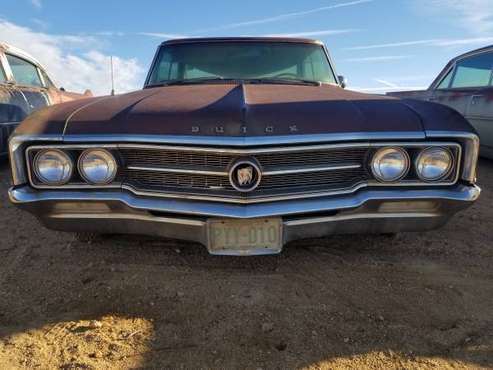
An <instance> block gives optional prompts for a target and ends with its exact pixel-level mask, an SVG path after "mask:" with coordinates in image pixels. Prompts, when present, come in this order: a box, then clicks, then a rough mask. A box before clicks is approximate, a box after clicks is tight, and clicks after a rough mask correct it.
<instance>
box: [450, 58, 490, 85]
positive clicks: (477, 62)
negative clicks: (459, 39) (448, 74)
mask: <svg viewBox="0 0 493 370" xmlns="http://www.w3.org/2000/svg"><path fill="white" fill-rule="evenodd" d="M492 75H493V53H483V54H479V55H475V56H472V57H470V58H466V59H463V60H461V61H459V62H457V66H456V70H455V75H454V80H453V81H452V85H451V87H452V88H462V87H486V86H490V85H491V78H492Z"/></svg>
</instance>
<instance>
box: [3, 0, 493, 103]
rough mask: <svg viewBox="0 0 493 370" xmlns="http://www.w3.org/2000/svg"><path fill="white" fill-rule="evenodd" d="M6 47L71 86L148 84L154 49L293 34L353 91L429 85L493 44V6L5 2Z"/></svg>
mask: <svg viewBox="0 0 493 370" xmlns="http://www.w3.org/2000/svg"><path fill="white" fill-rule="evenodd" d="M0 5H1V6H0V41H6V42H8V43H11V44H13V45H15V46H18V47H21V48H23V49H25V50H27V51H28V52H30V53H31V54H33V55H34V56H35V57H36V58H37V59H39V60H40V61H41V62H42V63H43V64H44V65H46V67H47V68H48V70H49V72H50V73H51V75H53V76H54V78H55V80H56V82H57V83H58V84H61V85H63V86H65V87H67V88H71V89H75V90H83V89H85V88H90V89H92V90H93V91H94V92H95V93H97V94H104V93H107V92H109V89H110V83H109V67H108V63H109V62H108V59H109V56H110V55H113V56H114V60H115V70H116V77H117V81H116V82H117V92H123V91H127V90H132V89H137V88H140V87H141V86H142V82H143V80H144V77H145V72H146V70H147V68H148V66H149V63H150V61H151V59H152V56H153V54H154V52H155V49H156V46H157V45H158V44H159V43H160V42H161V41H163V40H165V39H167V38H173V37H181V36H243V35H254V36H262V35H278V34H280V35H293V36H306V37H310V38H316V39H320V40H322V41H324V42H325V43H326V44H327V46H328V48H329V50H330V52H331V53H332V56H333V58H334V60H335V63H336V67H337V70H338V72H339V74H344V75H345V76H346V77H347V78H348V79H349V87H350V88H353V89H359V90H364V91H370V92H384V91H386V90H393V89H401V88H420V87H426V86H428V85H429V83H430V82H431V81H432V80H433V78H434V76H435V75H436V74H437V73H438V72H439V71H440V70H441V68H442V67H443V66H444V65H445V63H446V62H447V61H448V60H449V59H450V58H452V57H453V56H455V55H457V54H459V53H462V52H465V51H468V50H471V49H474V48H478V47H481V46H485V45H488V44H493V0H304V1H294V0H283V1H265V0H264V1H260V0H248V1H231V0H229V1H227V0H207V1H193V0H189V1H188V2H177V1H176V2H175V1H158V0H140V1H116V0H105V1H102V0H99V1H95V0H84V1H67V0H64V1H62V0H15V1H12V0H0Z"/></svg>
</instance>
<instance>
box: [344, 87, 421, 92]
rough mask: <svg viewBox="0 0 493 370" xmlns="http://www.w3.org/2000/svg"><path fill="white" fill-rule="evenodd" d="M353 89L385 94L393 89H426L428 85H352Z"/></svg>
mask: <svg viewBox="0 0 493 370" xmlns="http://www.w3.org/2000/svg"><path fill="white" fill-rule="evenodd" d="M350 89H351V90H354V91H360V92H365V93H378V94H385V93H387V92H392V91H413V90H414V91H415V90H426V89H427V87H426V86H396V87H390V86H379V87H352V86H351V87H350Z"/></svg>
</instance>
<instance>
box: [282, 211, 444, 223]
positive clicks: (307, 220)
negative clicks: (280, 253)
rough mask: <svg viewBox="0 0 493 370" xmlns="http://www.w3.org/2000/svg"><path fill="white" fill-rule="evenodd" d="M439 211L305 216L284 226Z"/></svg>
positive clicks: (435, 215)
mask: <svg viewBox="0 0 493 370" xmlns="http://www.w3.org/2000/svg"><path fill="white" fill-rule="evenodd" d="M440 216H441V215H440V214H439V213H437V212H392V213H379V212H365V213H358V214H349V215H347V214H346V215H335V216H328V217H315V218H303V219H300V220H291V221H284V226H286V227H290V226H304V225H310V224H318V223H323V222H334V221H346V220H361V219H367V218H371V219H382V218H415V217H440Z"/></svg>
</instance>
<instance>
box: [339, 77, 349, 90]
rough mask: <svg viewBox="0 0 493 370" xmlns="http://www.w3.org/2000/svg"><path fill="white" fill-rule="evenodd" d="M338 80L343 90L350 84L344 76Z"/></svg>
mask: <svg viewBox="0 0 493 370" xmlns="http://www.w3.org/2000/svg"><path fill="white" fill-rule="evenodd" d="M337 79H338V80H339V85H340V86H341V87H342V88H343V89H345V88H346V86H347V83H348V81H347V78H346V77H344V76H342V75H340V76H337Z"/></svg>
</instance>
